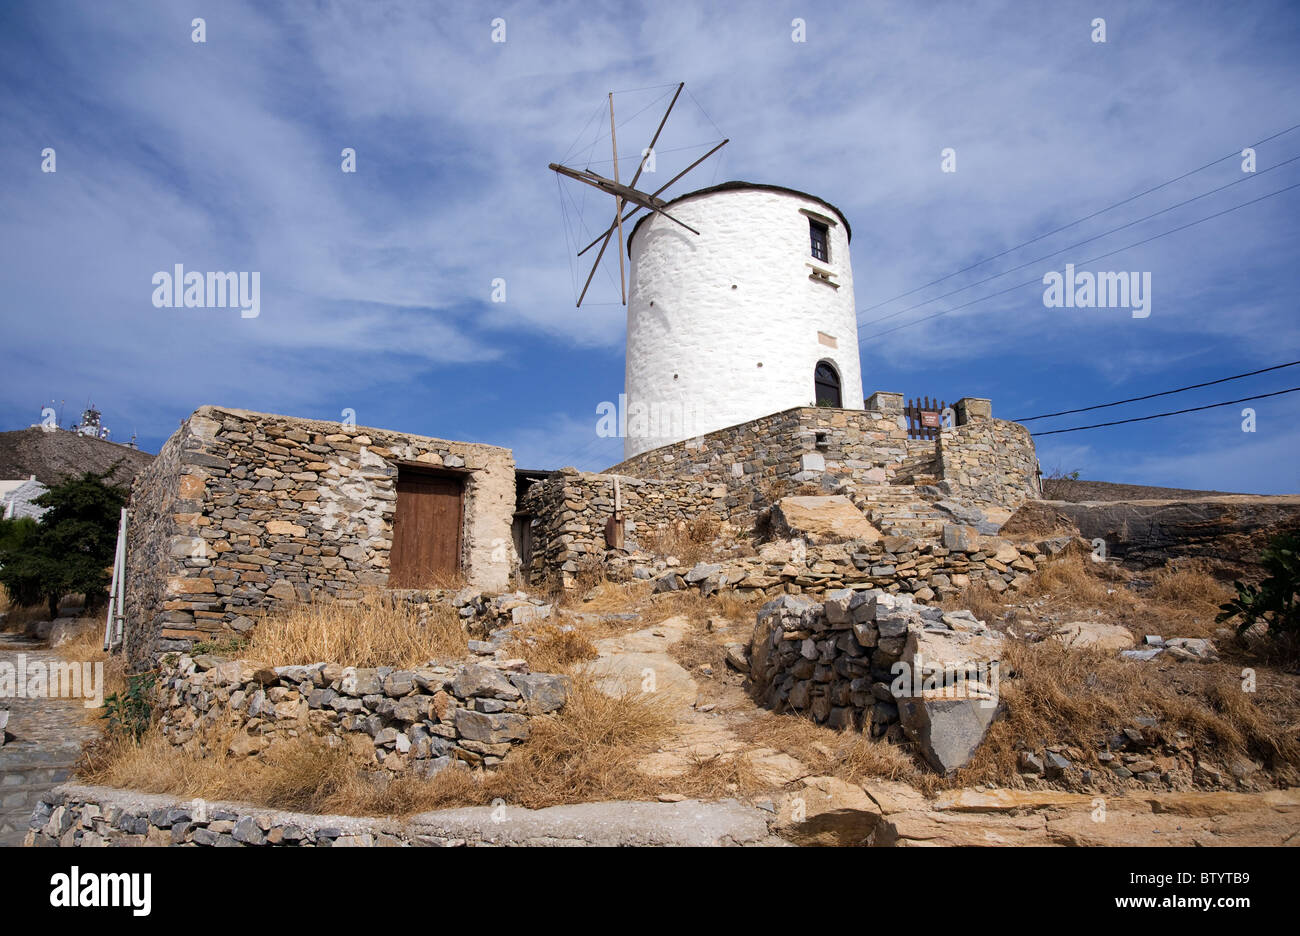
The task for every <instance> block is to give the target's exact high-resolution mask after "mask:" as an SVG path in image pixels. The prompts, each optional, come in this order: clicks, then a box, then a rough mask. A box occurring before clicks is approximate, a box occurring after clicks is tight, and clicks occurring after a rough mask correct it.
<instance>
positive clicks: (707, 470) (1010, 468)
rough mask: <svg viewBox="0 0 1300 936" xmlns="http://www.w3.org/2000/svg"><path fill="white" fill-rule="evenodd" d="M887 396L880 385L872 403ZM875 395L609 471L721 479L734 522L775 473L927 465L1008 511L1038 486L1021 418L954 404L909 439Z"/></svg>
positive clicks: (878, 477)
mask: <svg viewBox="0 0 1300 936" xmlns="http://www.w3.org/2000/svg"><path fill="white" fill-rule="evenodd" d="M893 396H895V395H891V394H876V395H874V396H873V397H872V398H871V400H868V403H869V404H870V403H871V402H872V401H873V400H878V399H880V398H882V397H893ZM887 402H890V401H887ZM893 402H897V401H893ZM962 402H963V403H973V402H984V403H986V402H987V401H966V400H963V401H962ZM880 405H882V407H883V408H882V409H870V408H868V409H865V410H841V409H827V408H822V407H798V408H795V409H790V410H786V411H785V412H782V413H775V414H773V415H771V416H766V417H764V418H762V419H756V420H754V421H753V422H748V423H744V424H743V425H740V426H732V427H730V428H727V429H721V430H719V431H717V432H711V433H708V434H707V435H704V436H701V437H698V438H695V439H688V440H686V441H684V442H677V443H674V444H672V445H665V446H663V447H661V448H657V449H653V450H651V451H649V452H644V453H642V454H640V455H637V456H635V457H633V458H629V459H627V460H626V461H624V462H621V463H620V464H618V465H615V466H614V467H613V468H611V469H610V471H611V472H617V473H620V474H631V475H635V476H637V477H641V478H656V479H660V480H671V479H693V480H700V481H703V482H707V483H710V484H714V485H725V486H726V489H727V495H726V499H725V502H724V506H725V508H726V515H727V516H728V517H731V518H732V519H733V520H735V521H736V522H741V521H742V518H744V519H752V518H753V516H754V515H755V514H756V513H757V512H758V511H760V510H762V509H763V508H764V507H766V506H769V503H770V501H771V499H772V496H773V490H774V486H775V485H777V483H778V482H785V483H786V484H787V485H789V484H799V483H806V482H812V483H823V482H825V481H826V480H827V479H831V478H833V479H836V480H837V481H846V480H847V481H851V482H852V483H853V484H855V485H876V484H888V483H892V482H894V481H895V479H896V478H899V479H901V480H906V479H907V477H908V475H909V474H910V473H911V471H912V470H913V469H915V468H917V467H922V468H925V469H929V468H930V466H931V465H933V470H935V471H936V472H937V473H938V475H939V479H938V480H939V482H940V490H945V491H946V492H947V493H949V494H950V495H951V496H952V497H954V498H956V499H958V500H961V501H963V502H965V503H968V504H970V505H973V506H981V507H985V506H992V507H1000V508H1005V509H1006V510H1008V511H1010V510H1014V509H1015V508H1016V507H1018V506H1020V504H1022V503H1023V502H1024V501H1025V500H1026V499H1028V498H1031V497H1037V496H1038V488H1037V480H1036V471H1035V469H1036V468H1037V465H1038V462H1037V457H1036V455H1035V452H1034V444H1033V440H1032V438H1031V437H1030V434H1029V431H1028V430H1027V429H1025V428H1024V427H1023V426H1021V425H1019V424H1017V423H1011V422H1007V421H1005V420H999V419H992V418H990V417H989V416H988V415H987V407H982V408H976V407H974V406H973V405H966V406H959V407H958V410H957V413H958V417H957V418H958V423H959V424H958V425H956V426H953V427H950V428H947V429H943V430H941V431H940V434H939V439H938V440H937V441H936V442H927V441H922V440H916V439H908V437H907V430H906V429H905V428H903V427H902V426H900V425H899V422H898V420H899V418H900V413H901V409H897V408H896V407H894V406H893V405H887V406H886V405H884V404H880ZM931 453H933V456H934V457H933V459H931V458H929V457H928V456H929V455H930V454H931ZM923 473H924V472H923Z"/></svg>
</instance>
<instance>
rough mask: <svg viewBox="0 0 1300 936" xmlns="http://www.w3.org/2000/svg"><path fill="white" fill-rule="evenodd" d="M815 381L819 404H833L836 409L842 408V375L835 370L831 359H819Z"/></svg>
mask: <svg viewBox="0 0 1300 936" xmlns="http://www.w3.org/2000/svg"><path fill="white" fill-rule="evenodd" d="M813 382H814V383H815V384H816V387H817V405H818V406H832V407H834V408H835V409H840V408H841V405H842V404H841V401H840V375H839V374H838V373H836V372H835V368H834V367H833V366H831V364H830V362H829V361H818V362H817V370H816V371H815V372H814V374H813Z"/></svg>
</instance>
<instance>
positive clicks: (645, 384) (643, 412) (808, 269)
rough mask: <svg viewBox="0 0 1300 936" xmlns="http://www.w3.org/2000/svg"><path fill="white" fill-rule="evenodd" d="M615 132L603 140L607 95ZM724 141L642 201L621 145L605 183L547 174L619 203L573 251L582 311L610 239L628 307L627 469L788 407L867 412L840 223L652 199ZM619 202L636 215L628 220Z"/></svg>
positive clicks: (845, 237) (758, 195) (701, 201)
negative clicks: (591, 259) (645, 457)
mask: <svg viewBox="0 0 1300 936" xmlns="http://www.w3.org/2000/svg"><path fill="white" fill-rule="evenodd" d="M681 87H682V86H681V85H679V86H678V90H677V93H678V94H680V93H681ZM676 100H677V95H676V94H675V95H674V96H673V102H674V103H675V102H676ZM671 110H672V104H670V105H669V112H671ZM667 119H668V114H667V113H665V114H664V118H663V120H662V121H660V124H659V128H658V130H656V132H655V135H654V140H652V142H651V149H653V147H654V145H655V142H656V141H657V140H658V138H659V134H660V132H661V131H662V130H663V127H664V123H665V122H666V121H667ZM610 127H611V138H612V137H613V131H614V123H613V95H612V94H611V96H610ZM726 142H727V141H726V140H724V141H723V143H720V144H718V146H716V147H714V148H713V149H712V150H710V151H709V152H708V153H706V154H705V156H704V157H701V159H699V160H697V161H696V162H694V163H692V164H691V165H690V166H688V167H687V168H686V170H684V171H683V172H681V173H679V174H678V175H676V176H674V177H673V179H671V180H670V181H669V182H668V183H667V185H664V186H661V187H660V188H659V189H658V190H657V191H655V192H654V193H651V194H646V193H643V192H639V191H637V190H636V189H635V185H636V182H637V180H638V179H639V178H640V175H641V171H640V169H638V171H637V174H636V175H635V176H633V178H632V181H631V183H630V184H629V185H623V184H621V183H620V182H619V181H618V169H617V167H618V160H617V148H616V147H617V143H616V142H615V143H614V146H615V160H614V166H615V170H614V175H615V178H614V179H612V180H610V179H605V178H603V177H601V176H598V175H596V174H595V173H593V172H590V171H589V170H574V169H570V168H567V167H565V166H561V165H557V164H555V163H552V164H551V166H550V168H551V169H553V170H555V171H556V172H559V173H561V174H562V175H566V176H569V177H570V178H574V179H578V180H580V181H582V182H586V183H587V184H589V185H593V186H595V187H596V188H599V189H601V190H603V191H605V192H607V193H609V194H610V195H613V196H614V198H615V203H616V213H615V220H614V223H613V224H611V225H610V227H609V229H608V230H606V231H605V233H604V234H602V235H601V236H600V237H598V238H597V239H596V240H595V241H593V242H592V243H591V244H589V245H588V246H587V247H586V248H584V249H583V250H582V251H580V252H579V255H580V256H581V254H583V253H586V251H587V250H590V249H591V247H594V246H596V245H597V244H600V246H601V251H600V253H599V254H598V255H597V258H596V262H595V264H593V266H592V270H591V273H590V274H589V275H588V277H587V282H586V284H585V285H584V286H583V290H582V293H581V295H580V296H579V297H578V303H579V305H581V303H582V299H583V297H585V296H586V293H587V287H588V286H590V284H591V279H592V276H594V274H595V271H596V267H597V266H598V265H599V263H600V259H601V256H602V255H603V253H604V250H605V246H606V245H608V243H609V241H610V240H611V239H612V237H613V235H614V234H615V232H617V235H618V241H619V248H620V249H619V286H620V292H621V293H622V295H623V297H624V300H623V301H624V302H625V303H626V305H627V362H626V386H625V390H626V413H627V434H626V437H625V440H624V455H625V457H631V456H633V455H637V454H640V453H642V452H645V451H648V450H650V449H653V448H657V447H659V446H661V445H667V444H670V443H672V442H678V441H681V440H683V439H688V438H691V437H693V436H699V435H703V434H704V433H707V432H712V431H714V430H716V429H722V428H725V427H727V426H734V425H737V424H740V423H744V422H747V421H749V420H752V419H757V418H759V417H761V416H767V415H770V414H772V413H776V412H780V411H782V410H786V409H790V408H792V407H796V406H811V405H824V406H833V407H843V408H849V409H861V408H862V374H861V363H860V360H859V356H858V341H857V318H856V309H855V305H854V297H853V269H852V265H851V263H850V260H849V239H850V236H851V231H850V228H849V222H848V220H847V219H846V218H845V217H844V214H843V213H842V212H841V211H840V210H839V209H838V208H836V207H835V206H834V205H832V204H830V203H829V202H827V201H825V200H823V199H821V198H819V197H817V196H815V195H810V194H807V193H804V192H800V191H797V190H795V189H790V188H784V187H782V186H777V185H767V184H761V183H752V182H724V183H722V184H721V185H714V186H710V187H708V188H703V189H699V190H696V191H693V192H687V193H686V194H683V195H679V196H677V197H675V198H672V199H670V200H663V199H660V198H659V197H658V196H659V194H660V193H661V192H663V191H664V190H666V189H667V188H668V187H669V186H670V185H672V184H673V183H674V182H676V181H677V180H678V179H680V178H681V177H682V176H683V175H685V174H686V172H689V171H690V170H691V169H693V168H695V166H697V165H699V163H700V162H703V160H704V159H707V158H708V157H709V156H710V155H712V154H713V153H714V152H716V151H717V150H718V149H719V148H720V147H721V146H722V145H723V144H725V143H726ZM642 167H644V162H643V164H642ZM625 202H628V203H631V204H632V205H633V206H635V207H633V208H632V210H631V211H629V212H628V213H627V214H626V215H625V214H623V205H624V203H625ZM642 209H645V210H647V211H649V214H647V215H644V216H643V217H642V218H641V219H640V220H639V221H638V222H637V223H636V226H635V227H634V228H633V230H632V231H631V232H630V233H629V234H628V237H627V241H628V248H627V250H628V256H629V258H630V261H631V270H630V275H629V276H627V277H626V285H624V283H625V276H624V265H623V253H622V243H623V227H622V223H623V222H624V221H626V220H628V219H629V218H631V217H632V216H633V215H635V214H637V213H638V212H639V211H641V210H642Z"/></svg>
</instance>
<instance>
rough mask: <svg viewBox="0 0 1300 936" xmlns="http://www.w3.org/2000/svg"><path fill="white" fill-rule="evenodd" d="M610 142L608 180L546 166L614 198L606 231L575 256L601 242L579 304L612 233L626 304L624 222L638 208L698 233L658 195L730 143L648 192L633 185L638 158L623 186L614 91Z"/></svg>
mask: <svg viewBox="0 0 1300 936" xmlns="http://www.w3.org/2000/svg"><path fill="white" fill-rule="evenodd" d="M685 87H686V82H684V81H683V82H680V83H678V85H677V90H676V92H675V93H674V94H673V99H672V100H671V101H669V102H668V109H667V110H666V111H664V116H663V119H661V120H660V121H659V126H658V127H657V128H656V129H655V132H654V136H653V137H651V138H650V146H649V148H648V150H647V154H649V153H653V151H654V148H655V144H657V143H658V142H659V135H660V134H661V133H663V129H664V125H665V124H667V123H668V115H669V114H671V113H672V111H673V106H674V105H675V104H676V103H677V98H678V97H679V96H680V95H681V93H682V89H683V88H685ZM609 141H610V146H611V148H612V150H613V155H614V178H612V179H607V178H605V177H604V176H602V175H599V174H598V173H595V172H592V171H591V170H590V169H573V168H570V167H569V166H562V165H560V164H558V163H550V164H549V166H548V168H549V169H551V170H552V171H553V172H555V173H557V174H559V175H562V176H567V177H568V178H570V179H577V180H578V181H579V182H583V183H586V184H587V185H590V186H592V187H593V188H596V189H599V190H600V191H602V192H604V193H605V194H607V195H612V196H613V197H614V220H613V221H612V222H611V223H610V225H609V227H608V228H606V229H605V232H604V233H603V234H601V235H600V236H599V237H597V238H596V239H595V240H594V241H592V242H591V243H590V244H588V245H587V246H586V247H584V248H582V249H581V250H579V251H578V256H579V257H581V256H582V255H583V254H585V253H586V252H587V251H588V250H590V249H591V248H592V247H595V246H596V244H600V250H599V251H598V252H597V253H596V259H595V261H594V262H593V263H592V265H591V271H590V272H589V273H588V274H587V281H586V282H585V283H583V285H582V292H581V293H579V295H578V302H577V305H578V306H581V305H582V300H583V299H585V298H586V297H587V290H588V289H589V288H590V287H591V281H592V279H593V278H594V277H595V275H596V270H597V269H598V268H599V267H600V261H601V259H602V258H603V257H604V256H605V250H606V248H608V247H609V242H610V240H611V239H612V238H613V236H614V234H615V233H617V234H618V289H619V296H620V299H621V300H622V304H623V305H627V286H628V284H627V268H626V265H625V259H624V256H623V253H624V248H623V222H624V221H627V220H628V219H629V218H631V217H632V216H633V215H635V214H636V213H637V212H638V211H642V210H645V211H651V212H653V213H655V214H658V215H662V216H663V217H665V218H667V219H668V220H669V221H672V222H673V223H674V224H677V225H680V226H681V227H683V228H685V229H686V230H688V231H690V232H691V233H692V234H695V235H697V236H698V235H699V233H700V232H699V231H697V230H695V228H693V227H691V226H690V225H689V224H684V223H683V222H681V221H679V220H678V219H677V218H674V217H673V216H672V215H670V214H669V213H668V212H667V211H665V210H664V208H665V207H666V206H667V204H668V202H667V201H665V200H664V199H662V198H660V197H659V195H660V194H661V193H662V192H664V191H665V190H666V189H667V188H668V187H669V186H671V185H672V184H673V183H674V182H676V181H677V180H678V179H680V178H681V177H682V176H684V175H686V173H688V172H690V171H691V170H692V169H694V168H695V167H696V166H698V165H699V164H700V163H702V162H704V160H706V159H708V158H709V157H710V156H712V155H713V154H714V153H716V152H717V151H718V150H720V149H722V147H723V146H725V145H726V144H727V143H729V142H731V141H730V140H723V141H722V142H721V143H718V144H717V145H715V146H714V147H713V148H712V149H710V150H709V151H708V152H707V153H705V154H704V155H703V156H701V157H700V158H699V159H697V160H695V162H693V163H691V164H690V165H689V166H687V167H686V168H685V169H683V170H682V171H681V172H679V173H677V175H675V176H673V177H672V178H671V179H669V180H668V182H667V183H665V184H664V185H662V186H660V187H659V188H658V189H657V190H656V191H655V192H653V193H651V194H647V193H645V192H642V191H639V190H638V189H637V187H636V184H637V182H638V180H640V178H641V173H642V171H644V169H645V164H646V159H642V160H641V162H640V164H639V165H638V166H637V169H636V174H635V175H633V176H632V181H631V182H630V183H629V184H627V185H624V184H623V182H622V179H621V178H620V176H619V171H618V134H617V125H616V123H615V121H614V92H613V91H611V92H609ZM647 158H648V156H647ZM625 204H631V206H632V208H631V210H630V211H628V212H627V214H624V213H623V206H624V205H625Z"/></svg>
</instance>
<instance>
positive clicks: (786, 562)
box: [655, 524, 1086, 601]
mask: <svg viewBox="0 0 1300 936" xmlns="http://www.w3.org/2000/svg"><path fill="white" fill-rule="evenodd" d="M1071 549H1074V550H1079V549H1086V545H1085V544H1083V543H1082V541H1080V540H1077V539H1072V538H1071V537H1068V536H1066V537H1054V538H1052V539H1046V540H1041V541H1039V542H1037V543H1011V542H1008V541H1007V540H1003V539H998V538H995V537H983V536H980V535H979V534H977V533H976V532H975V531H974V530H973V529H972V528H970V527H966V526H958V525H955V524H950V525H949V526H947V527H945V528H944V535H943V539H942V541H941V542H927V541H924V540H918V539H912V538H911V537H906V536H886V537H882V538H881V539H880V540H878V541H877V542H874V543H866V542H863V541H862V540H849V541H848V542H845V543H831V544H827V545H822V546H807V545H805V544H803V543H802V542H801V541H798V540H796V541H778V542H773V543H768V544H765V545H764V546H762V547H761V548H760V549H759V551H758V555H757V556H750V557H744V558H739V559H727V560H724V561H722V562H716V563H704V562H702V563H699V564H697V565H696V566H694V567H693V568H691V569H689V570H688V569H669V570H666V571H664V572H662V574H660V575H659V576H658V578H657V579H656V581H655V590H656V591H660V592H666V591H678V590H681V589H686V588H698V589H700V591H701V592H702V593H704V594H705V595H708V594H712V593H713V592H715V591H717V590H719V589H722V588H727V589H735V590H737V591H739V592H740V593H741V594H742V595H744V596H746V597H755V596H768V597H772V596H776V595H780V594H783V593H785V594H801V593H810V594H822V593H824V592H827V591H833V590H835V589H841V588H850V589H858V590H865V589H873V588H878V589H884V590H886V591H890V592H901V593H904V594H910V595H912V596H914V597H915V598H917V599H918V600H921V601H930V600H936V601H939V600H943V599H944V598H947V597H950V596H952V595H955V594H958V593H960V592H961V591H962V590H964V589H966V588H968V587H969V586H971V585H972V584H982V585H985V586H986V587H988V588H989V589H990V590H992V591H994V592H998V593H1000V592H1004V591H1006V590H1007V589H1011V590H1013V591H1018V590H1020V589H1021V588H1023V587H1024V586H1025V585H1027V584H1028V583H1029V580H1030V577H1031V576H1032V575H1033V573H1034V572H1036V571H1038V570H1039V569H1041V568H1043V566H1044V565H1046V564H1047V563H1048V562H1050V561H1051V560H1052V559H1053V558H1055V557H1058V556H1060V555H1062V554H1064V553H1065V552H1067V551H1069V550H1071Z"/></svg>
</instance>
